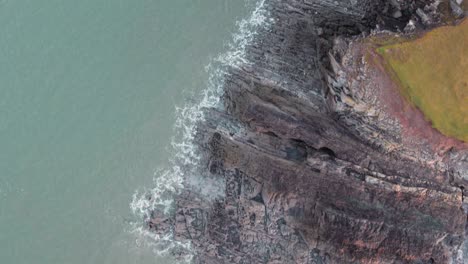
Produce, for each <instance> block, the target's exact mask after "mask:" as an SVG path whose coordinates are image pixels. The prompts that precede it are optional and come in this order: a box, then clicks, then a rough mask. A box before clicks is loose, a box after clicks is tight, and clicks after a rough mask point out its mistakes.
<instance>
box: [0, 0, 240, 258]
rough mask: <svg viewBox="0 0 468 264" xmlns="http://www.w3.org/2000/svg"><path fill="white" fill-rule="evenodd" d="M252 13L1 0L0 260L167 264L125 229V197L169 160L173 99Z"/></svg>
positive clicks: (201, 83)
mask: <svg viewBox="0 0 468 264" xmlns="http://www.w3.org/2000/svg"><path fill="white" fill-rule="evenodd" d="M247 2H248V1H247ZM248 12H249V5H248V4H247V5H246V2H245V1H241V0H235V1H234V0H191V1H189V0H82V1H71V0H66V1H65V0H49V1H36V0H14V1H13V0H0V263H12V264H23V263H24V264H29V263H38V264H42V263H44V264H54V263H60V264H65V263H70V264H74V263H76V264H78V263H79V264H82V263H135V264H136V263H138V264H139V263H171V262H170V260H167V259H162V258H157V257H156V254H155V253H154V252H152V249H151V247H147V246H143V244H144V243H142V242H141V241H139V240H140V238H139V237H138V236H137V235H135V234H132V233H131V232H129V231H130V229H131V226H132V223H134V222H135V221H137V220H135V219H134V218H135V216H134V215H133V214H132V213H131V211H130V209H129V202H130V201H131V199H132V194H133V193H134V192H135V190H137V189H139V188H141V187H142V186H145V185H148V184H151V182H152V179H153V176H154V175H153V174H154V171H155V170H157V169H158V168H163V167H164V166H166V165H167V160H168V159H169V156H170V153H169V151H167V149H168V146H169V145H170V140H171V137H172V135H173V133H174V131H173V127H174V122H175V106H176V105H183V104H184V103H185V101H186V100H187V99H188V98H190V94H191V92H194V91H195V92H196V91H200V90H202V89H203V88H204V87H205V86H206V82H207V78H208V77H207V73H206V71H205V65H207V64H208V63H209V62H210V60H211V58H213V57H214V56H216V55H217V54H219V53H221V52H223V51H224V50H225V49H226V47H225V45H224V44H225V43H226V42H227V41H229V39H230V38H231V35H232V33H233V32H235V30H236V25H235V24H236V23H235V22H236V21H238V20H239V19H240V18H242V17H245V16H246V15H247V14H248ZM141 239H143V238H141Z"/></svg>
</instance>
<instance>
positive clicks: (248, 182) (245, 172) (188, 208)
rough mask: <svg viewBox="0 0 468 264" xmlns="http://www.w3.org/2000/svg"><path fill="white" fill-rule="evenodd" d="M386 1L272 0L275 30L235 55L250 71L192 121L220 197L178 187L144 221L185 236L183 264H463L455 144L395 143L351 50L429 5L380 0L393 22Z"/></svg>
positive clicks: (390, 119) (371, 76)
mask: <svg viewBox="0 0 468 264" xmlns="http://www.w3.org/2000/svg"><path fill="white" fill-rule="evenodd" d="M395 3H396V4H395ZM388 4H389V3H388V2H387V1H370V0H369V1H368V0H355V1H344V0H343V1H328V0H288V1H285V0H272V1H270V2H269V3H268V4H267V8H268V10H269V13H270V15H271V17H272V18H273V19H274V21H275V23H274V24H273V25H272V26H271V27H270V28H265V29H262V30H260V32H259V37H258V38H257V39H256V40H255V41H254V42H253V43H252V44H251V45H250V46H248V47H247V50H246V52H247V55H246V56H247V57H248V58H249V61H250V62H251V63H250V64H246V65H243V66H242V67H235V68H232V69H230V72H229V74H228V75H227V78H226V81H225V87H224V89H225V90H224V91H225V93H224V96H223V98H222V100H223V103H224V106H225V107H224V108H223V110H218V109H207V110H206V113H205V120H204V121H203V122H202V123H200V124H199V126H198V133H197V142H198V144H199V147H200V155H201V156H202V160H204V161H205V163H204V164H203V165H204V168H205V169H206V171H208V172H209V173H210V174H212V175H213V176H215V177H217V178H219V179H220V180H222V181H223V182H224V190H223V191H224V196H222V197H218V198H216V199H211V198H208V197H205V196H203V195H202V194H200V193H196V192H191V191H190V186H187V188H186V189H185V190H182V193H181V194H180V196H179V197H178V198H177V205H176V211H175V213H174V215H173V217H172V218H171V219H168V218H167V216H164V215H162V214H157V213H155V214H154V215H153V217H152V219H151V220H149V227H150V228H151V229H153V230H160V229H173V232H174V235H175V236H174V237H175V239H177V240H190V241H191V242H192V246H193V250H194V253H195V259H194V261H195V263H239V264H240V263H243V264H247V263H252V264H253V263H269V264H272V263H300V264H305V263H307V264H309V263H324V264H325V263H463V250H464V248H463V247H465V246H466V245H465V244H466V243H465V244H464V241H465V236H466V234H465V232H466V231H465V230H466V229H465V226H466V224H467V213H466V211H467V210H466V208H467V204H468V203H466V202H465V195H466V190H465V186H468V175H467V174H466V173H467V171H468V169H467V167H468V165H467V160H468V152H467V146H466V145H465V144H463V143H456V144H455V143H454V145H451V147H450V148H449V149H448V150H447V148H444V149H443V151H442V150H441V149H440V148H439V149H437V148H432V147H430V144H429V145H428V144H426V143H427V139H424V138H418V137H417V136H414V137H413V136H411V137H410V138H406V134H404V133H403V132H402V131H403V128H402V127H404V126H403V124H401V121H399V119H398V118H396V117H395V115H393V114H392V112H391V111H389V110H387V109H386V108H384V107H382V103H381V102H380V101H379V100H381V98H380V97H378V95H379V93H378V91H380V90H377V89H384V88H385V84H386V83H385V82H384V83H383V84H381V85H380V86H374V84H375V83H374V82H372V81H375V80H376V79H375V78H376V76H377V75H378V74H379V73H378V71H376V70H375V69H374V68H372V67H373V66H372V65H368V64H366V63H365V60H364V59H363V55H362V53H360V52H361V51H362V47H363V46H360V45H357V44H355V40H356V37H355V36H357V35H359V34H361V33H364V34H368V33H369V32H370V31H371V30H373V29H374V28H375V27H376V25H377V24H378V23H385V25H382V28H393V29H395V27H396V28H401V27H400V22H401V23H403V25H406V24H407V23H408V21H410V19H412V18H413V17H414V16H415V14H416V13H418V14H419V13H421V11H417V10H421V9H420V7H421V6H425V5H427V4H430V3H429V1H422V2H421V1H404V2H397V1H392V4H391V5H392V6H393V7H392V8H395V7H397V8H398V9H399V10H401V11H400V12H401V14H402V15H401V16H399V18H398V19H399V20H398V23H396V24H393V25H392V24H391V23H393V22H391V21H392V20H388V19H385V18H383V17H385V14H384V12H388V8H387V11H386V9H385V7H386V6H387V5H388ZM421 14H422V13H421ZM421 14H419V16H423V15H421ZM424 15H425V16H427V19H428V20H430V19H431V18H429V16H430V14H425V13H424ZM423 17H424V16H423ZM389 21H390V22H389ZM394 26H395V27H394ZM403 27H404V26H403ZM378 76H380V75H378ZM376 91H377V92H376ZM392 96H393V95H392ZM234 128H236V129H234ZM237 128H242V129H237ZM425 140H426V141H425ZM425 144H426V145H427V146H426V147H424V146H425ZM157 225H160V226H157Z"/></svg>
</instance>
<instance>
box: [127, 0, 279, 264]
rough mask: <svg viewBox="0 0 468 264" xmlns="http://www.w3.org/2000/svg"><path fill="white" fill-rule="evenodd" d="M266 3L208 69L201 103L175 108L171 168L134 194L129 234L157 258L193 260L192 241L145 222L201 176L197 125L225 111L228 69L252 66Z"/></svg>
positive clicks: (260, 4)
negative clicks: (250, 51)
mask: <svg viewBox="0 0 468 264" xmlns="http://www.w3.org/2000/svg"><path fill="white" fill-rule="evenodd" d="M265 2H266V1H265V0H260V1H256V2H255V3H254V10H253V12H252V13H251V15H250V16H249V17H248V18H246V19H243V20H241V21H239V22H237V26H238V30H237V33H235V34H233V36H232V40H231V42H230V43H229V44H228V46H227V51H226V52H224V53H222V54H220V55H219V56H217V57H215V58H214V59H213V60H212V62H211V63H210V64H209V65H207V66H206V67H205V69H206V71H207V72H208V76H209V77H208V85H207V87H206V88H205V89H204V90H203V91H202V94H201V99H200V100H199V101H198V103H192V104H187V105H185V106H183V107H177V108H176V116H177V118H176V122H175V127H174V131H175V136H174V138H173V139H172V144H171V145H172V146H171V147H172V152H173V157H172V158H171V160H170V164H171V168H170V169H166V170H159V171H156V172H155V176H154V180H153V186H152V188H151V189H143V190H138V191H136V192H135V193H134V194H133V199H132V202H131V203H130V208H131V210H132V212H133V214H134V215H135V217H137V219H139V221H137V222H135V223H133V225H132V226H131V229H130V232H131V233H134V234H135V235H136V242H137V245H138V246H149V247H151V248H152V249H153V251H154V252H155V253H156V254H158V255H166V254H169V253H171V252H174V251H184V252H185V254H184V255H186V258H185V259H183V260H185V262H190V260H191V254H187V253H190V250H191V246H190V242H181V241H175V240H174V239H173V234H172V232H168V233H166V234H162V235H161V234H155V233H153V232H151V231H150V230H148V229H147V227H146V225H145V223H146V221H148V220H149V218H150V216H151V213H152V212H153V211H154V210H157V211H159V212H163V213H164V214H167V215H169V214H170V213H171V212H172V211H173V209H174V197H175V196H176V195H178V194H179V193H180V192H181V191H182V190H183V188H184V186H187V185H189V184H186V182H185V181H186V179H187V178H189V177H188V176H192V177H191V178H192V179H193V175H196V174H197V173H200V171H199V170H197V168H198V165H199V164H200V156H199V155H198V154H197V146H196V144H194V138H195V134H196V125H197V124H198V123H199V122H202V121H203V120H204V109H206V108H222V104H221V100H220V99H221V95H222V93H223V84H224V80H225V78H226V76H227V74H228V73H227V70H228V69H229V68H232V67H234V68H238V67H240V66H242V65H245V64H249V63H250V62H249V61H248V59H247V58H246V49H247V46H248V45H249V44H250V43H252V41H253V40H254V38H255V36H256V35H257V32H258V30H259V29H260V28H266V27H267V26H268V25H269V24H270V23H271V22H273V21H272V20H271V19H269V18H268V12H267V10H266V6H265Z"/></svg>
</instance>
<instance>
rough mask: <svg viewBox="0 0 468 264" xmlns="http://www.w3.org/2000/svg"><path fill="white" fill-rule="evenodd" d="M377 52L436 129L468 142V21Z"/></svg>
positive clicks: (404, 90) (378, 49)
mask: <svg viewBox="0 0 468 264" xmlns="http://www.w3.org/2000/svg"><path fill="white" fill-rule="evenodd" d="M377 52H378V53H379V54H380V55H382V57H383V58H384V60H385V61H386V63H387V64H388V65H389V67H390V68H391V70H392V71H393V73H394V74H395V75H396V77H397V79H398V80H399V83H400V86H401V89H402V93H403V95H404V96H405V97H406V98H407V99H408V100H409V101H410V102H412V103H413V104H414V105H416V106H417V107H418V108H419V109H420V110H421V111H422V112H423V113H424V115H425V116H426V118H427V119H428V120H430V121H431V123H432V126H433V127H434V128H436V129H438V130H439V131H440V132H441V133H443V134H444V135H446V136H450V137H454V138H457V139H460V140H462V141H465V142H468V20H464V21H463V22H462V23H460V24H459V25H457V26H444V27H439V28H436V29H434V30H432V31H429V32H427V33H426V34H424V36H422V37H420V38H418V39H414V40H410V41H404V42H400V43H392V44H389V45H383V46H381V47H379V48H377Z"/></svg>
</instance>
